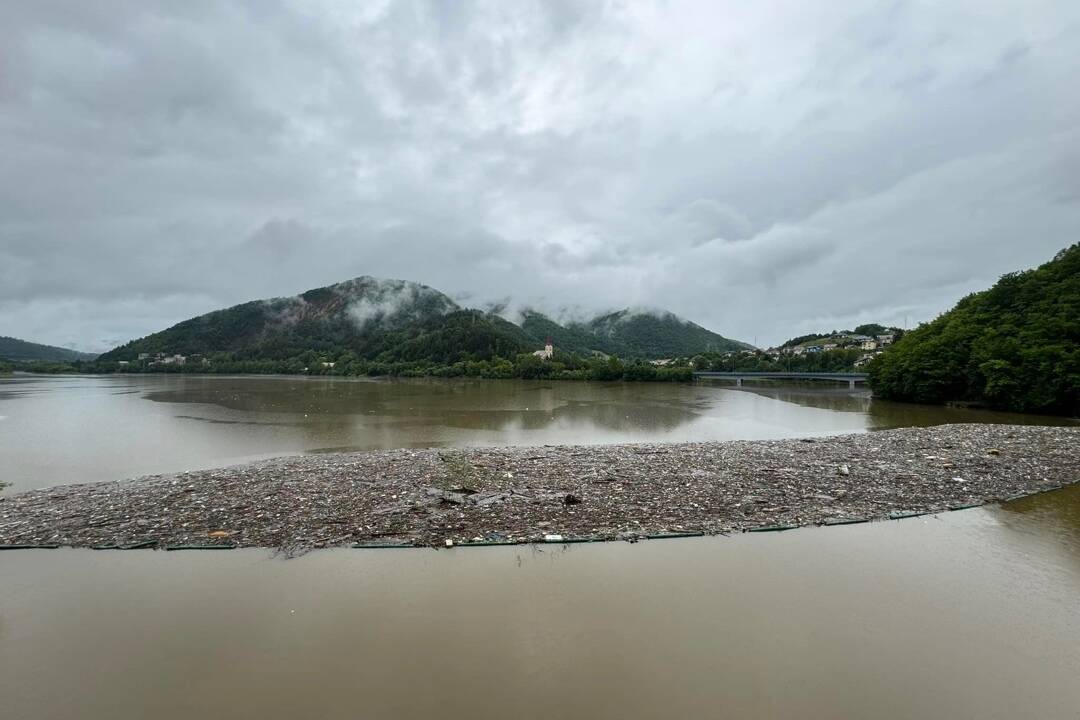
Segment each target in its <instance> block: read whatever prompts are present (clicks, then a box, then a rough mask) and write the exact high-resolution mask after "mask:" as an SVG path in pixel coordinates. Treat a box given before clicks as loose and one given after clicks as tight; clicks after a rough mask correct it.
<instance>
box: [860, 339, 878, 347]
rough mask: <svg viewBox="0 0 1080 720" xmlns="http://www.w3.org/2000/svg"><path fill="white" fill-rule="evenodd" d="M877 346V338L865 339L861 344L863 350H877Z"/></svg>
mask: <svg viewBox="0 0 1080 720" xmlns="http://www.w3.org/2000/svg"><path fill="white" fill-rule="evenodd" d="M877 346H878V344H877V340H869V339H867V340H863V341H862V345H860V346H859V347H861V348H862V349H863V350H877Z"/></svg>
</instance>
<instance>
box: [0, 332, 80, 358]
mask: <svg viewBox="0 0 1080 720" xmlns="http://www.w3.org/2000/svg"><path fill="white" fill-rule="evenodd" d="M95 357H96V355H94V354H93V353H84V352H79V351H78V350H69V349H67V348H62V347H55V346H53V345H40V344H38V343H32V342H27V341H26V340H19V339H18V338H13V337H6V336H0V360H14V361H16V362H35V361H44V362H74V361H76V360H92V359H93V358H95Z"/></svg>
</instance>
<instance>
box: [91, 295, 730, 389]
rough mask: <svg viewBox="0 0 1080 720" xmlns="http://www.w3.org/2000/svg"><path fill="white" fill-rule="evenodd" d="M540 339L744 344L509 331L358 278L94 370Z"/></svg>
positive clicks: (263, 366)
mask: <svg viewBox="0 0 1080 720" xmlns="http://www.w3.org/2000/svg"><path fill="white" fill-rule="evenodd" d="M548 337H551V338H552V339H553V341H554V343H555V346H556V349H557V352H559V353H562V354H566V353H573V354H577V355H581V356H583V357H586V358H587V357H590V356H592V355H594V354H597V353H600V354H603V355H617V356H619V357H623V358H639V359H650V358H663V357H673V356H679V355H690V354H693V353H696V352H703V351H707V350H710V349H726V348H729V347H743V346H744V345H743V344H742V343H736V342H734V341H731V340H728V339H726V338H724V337H722V336H720V335H717V334H716V333H712V332H710V331H708V330H706V329H705V328H702V327H700V326H698V325H694V324H693V323H690V322H687V321H685V320H682V319H681V318H678V317H676V316H674V315H671V314H670V313H664V314H659V315H641V314H632V313H630V312H629V311H622V312H620V313H614V314H611V315H606V316H604V317H602V318H598V319H597V320H594V321H592V322H590V323H585V324H580V325H571V326H569V327H564V326H562V325H560V324H558V323H556V322H555V321H553V320H551V319H550V318H548V317H546V316H544V315H542V314H541V313H538V312H527V313H525V315H524V318H523V319H522V321H521V324H520V325H516V324H513V323H511V322H509V321H507V320H505V319H503V318H501V317H499V316H498V315H495V314H493V313H487V312H482V311H479V310H472V309H468V308H463V307H460V306H459V305H457V304H456V303H455V302H454V301H453V300H451V299H450V298H449V297H447V296H446V295H444V294H443V293H441V292H439V291H438V290H435V289H433V288H430V287H427V286H425V285H420V284H418V283H412V282H407V281H403V280H379V279H376V278H371V277H360V278H356V279H355V280H350V281H347V282H343V283H338V284H336V285H331V286H329V287H325V288H318V289H316V290H310V291H308V292H306V293H303V294H302V295H298V296H295V297H285V298H275V299H272V300H256V301H253V302H248V303H244V304H242V305H237V306H235V307H231V308H228V309H225V310H218V311H215V312H211V313H208V314H206V315H201V316H199V317H196V318H192V319H191V320H185V321H184V322H181V323H179V324H177V325H174V326H173V327H170V328H168V329H166V330H163V331H161V332H158V333H154V334H153V335H148V336H147V337H144V338H141V339H139V340H133V341H132V342H129V343H127V344H125V345H123V346H121V347H118V348H116V349H114V350H112V351H110V352H108V353H106V354H104V355H102V356H101V358H99V367H101V368H103V369H104V368H105V367H106V366H107V365H109V364H112V365H114V366H115V365H116V364H117V363H120V362H124V363H127V364H126V365H124V367H125V368H127V369H129V370H130V369H137V368H135V367H133V366H131V363H136V362H144V363H145V364H146V365H147V366H149V365H155V366H157V365H168V364H169V363H167V362H166V360H167V358H170V357H172V356H183V362H184V364H185V365H186V366H187V367H186V369H189V370H190V367H191V362H190V361H191V360H195V361H197V362H198V363H199V365H200V366H203V367H205V366H210V365H213V366H215V367H217V368H218V369H223V368H229V371H234V372H244V371H248V370H250V371H261V372H271V371H272V372H303V371H305V368H311V367H312V366H313V364H316V365H318V366H319V367H323V366H326V367H336V366H337V363H338V362H342V363H343V367H347V366H350V365H351V364H356V363H360V364H361V365H363V366H364V368H365V370H364V372H371V371H373V370H372V369H371V364H372V363H377V364H387V365H388V364H398V365H400V364H403V363H404V364H413V365H416V364H418V363H419V364H423V363H426V364H429V365H440V366H441V365H451V364H454V363H459V362H466V363H467V362H481V361H483V362H490V361H493V360H495V359H505V360H511V361H513V360H515V359H516V358H517V357H518V356H521V355H528V354H531V353H532V352H533V351H536V350H538V349H540V348H542V347H543V345H544V341H545V339H546V338H548ZM140 357H142V358H144V359H143V360H140ZM328 363H332V364H333V365H327V364H328ZM147 369H148V368H147ZM156 369H162V368H161V367H156Z"/></svg>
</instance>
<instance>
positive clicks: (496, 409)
mask: <svg viewBox="0 0 1080 720" xmlns="http://www.w3.org/2000/svg"><path fill="white" fill-rule="evenodd" d="M0 416H4V417H6V419H5V420H3V422H2V423H0V457H2V458H3V459H4V469H3V472H4V479H5V480H6V481H7V482H10V483H13V485H12V487H11V488H9V489H8V490H7V491H6V492H14V491H18V490H24V489H28V488H32V487H41V486H45V485H55V484H63V483H71V482H90V481H96V480H116V479H120V478H125V477H132V476H136V475H142V474H147V473H155V472H172V471H178V470H187V469H195V468H206V467H214V466H219V465H226V464H232V463H239V462H245V461H249V460H254V459H258V458H264V457H271V456H275V455H285V454H290V453H301V452H326V451H331V450H371V449H384V448H403V447H443V446H464V445H544V444H566V443H573V444H590V443H611V442H652V441H706V440H730V439H759V438H779V437H794V436H806V435H826V434H833V433H842V432H857V431H862V430H868V429H877V428H886V427H898V426H904V425H925V424H933V423H941V422H973V421H974V422H1059V421H1058V420H1054V419H1048V418H1030V417H1026V416H1016V415H1003V414H995V413H986V412H979V411H971V410H966V411H965V410H950V409H947V408H927V407H920V406H910V405H897V404H894V403H881V402H879V401H875V400H872V399H871V398H870V397H869V396H868V395H867V394H866V393H865V392H863V391H856V392H854V393H853V392H850V391H848V390H847V388H839V389H837V388H829V387H820V386H818V387H759V388H756V389H753V390H750V389H748V390H747V391H739V390H734V389H731V388H730V387H727V386H724V385H720V384H715V383H711V384H709V383H701V384H693V385H679V384H662V383H586V382H580V383H578V382H561V383H560V382H528V381H513V380H509V381H481V380H474V381H469V380H449V381H446V380H385V379H379V380H373V379H368V378H358V379H341V378H338V379H335V378H296V377H259V376H244V377H216V376H188V375H179V376H176V375H172V376H169V375H155V376H105V377H101V376H98V377H78V376H76V377H71V376H64V377H30V376H15V377H9V378H3V379H0Z"/></svg>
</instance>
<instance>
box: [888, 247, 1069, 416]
mask: <svg viewBox="0 0 1080 720" xmlns="http://www.w3.org/2000/svg"><path fill="white" fill-rule="evenodd" d="M869 372H870V380H871V383H872V385H873V388H874V393H875V394H876V395H879V396H881V397H884V398H890V399H896V400H908V401H913V402H942V401H952V400H967V401H975V402H980V403H984V404H986V405H988V406H990V407H993V408H998V409H1003V410H1016V411H1025V412H1039V413H1053V414H1063V415H1073V416H1076V415H1080V244H1077V245H1073V246H1072V247H1069V248H1066V249H1064V250H1062V251H1061V252H1060V253H1058V254H1057V255H1056V256H1055V257H1054V259H1053V260H1051V261H1050V262H1048V263H1046V264H1045V265H1042V266H1040V267H1038V268H1035V269H1033V270H1027V271H1024V272H1017V273H1011V274H1009V275H1005V276H1004V277H1002V278H1001V279H1000V280H999V281H998V282H997V284H995V285H994V286H993V287H992V288H990V289H989V290H986V291H983V292H979V293H974V294H972V295H968V296H967V297H965V298H964V299H962V300H961V301H960V302H959V303H957V305H956V307H954V308H953V309H952V310H950V311H948V312H947V313H945V314H943V315H941V316H940V317H938V318H937V319H936V320H934V321H933V322H930V323H926V324H924V325H921V326H920V327H919V328H917V329H915V330H912V331H911V332H909V333H907V334H906V335H905V336H904V337H903V338H902V339H901V340H900V341H898V342H897V343H896V344H895V345H894V346H893V347H892V349H891V350H890V351H889V352H887V353H885V354H883V355H881V356H880V357H879V358H877V359H876V360H874V362H872V363H871V364H870V368H869Z"/></svg>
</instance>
